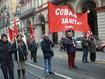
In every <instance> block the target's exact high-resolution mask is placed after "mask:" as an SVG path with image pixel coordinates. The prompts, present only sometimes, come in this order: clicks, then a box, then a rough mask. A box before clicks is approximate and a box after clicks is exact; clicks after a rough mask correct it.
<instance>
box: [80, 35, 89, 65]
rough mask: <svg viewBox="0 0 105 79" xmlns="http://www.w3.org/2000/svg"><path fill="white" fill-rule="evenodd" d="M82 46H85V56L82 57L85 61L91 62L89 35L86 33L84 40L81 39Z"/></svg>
mask: <svg viewBox="0 0 105 79" xmlns="http://www.w3.org/2000/svg"><path fill="white" fill-rule="evenodd" d="M81 44H82V48H83V57H82V62H83V63H89V62H88V48H89V45H88V37H87V34H84V36H83V38H82V40H81Z"/></svg>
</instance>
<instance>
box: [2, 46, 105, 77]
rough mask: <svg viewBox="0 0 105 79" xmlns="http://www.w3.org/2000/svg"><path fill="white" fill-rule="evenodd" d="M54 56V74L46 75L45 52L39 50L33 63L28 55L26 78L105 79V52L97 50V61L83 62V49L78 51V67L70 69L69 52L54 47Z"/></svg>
mask: <svg viewBox="0 0 105 79" xmlns="http://www.w3.org/2000/svg"><path fill="white" fill-rule="evenodd" d="M53 50H54V53H55V55H54V57H53V59H52V67H53V72H54V73H55V74H54V75H48V77H45V75H44V71H43V65H44V63H43V62H44V60H43V53H42V51H41V49H40V48H39V49H38V52H37V61H38V63H33V62H32V61H31V60H30V54H29V55H28V61H27V62H26V79H105V62H104V61H105V53H103V52H97V57H96V58H97V61H96V63H92V62H90V63H86V64H84V63H82V62H81V59H82V51H77V52H76V66H77V68H76V69H68V66H67V54H66V52H60V51H59V48H58V47H55V48H54V49H53ZM15 65H16V64H15ZM14 71H15V79H17V73H16V66H15V70H14ZM0 79H3V75H2V72H1V71H0Z"/></svg>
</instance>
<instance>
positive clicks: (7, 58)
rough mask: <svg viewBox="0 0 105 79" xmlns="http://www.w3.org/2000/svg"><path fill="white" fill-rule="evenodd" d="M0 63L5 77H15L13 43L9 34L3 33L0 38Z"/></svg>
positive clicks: (9, 78)
mask: <svg viewBox="0 0 105 79" xmlns="http://www.w3.org/2000/svg"><path fill="white" fill-rule="evenodd" d="M0 64H1V70H2V72H3V75H4V78H5V79H14V65H13V59H12V52H11V44H10V42H9V41H8V38H7V35H6V34H2V36H1V40H0Z"/></svg>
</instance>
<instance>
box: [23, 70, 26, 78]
mask: <svg viewBox="0 0 105 79" xmlns="http://www.w3.org/2000/svg"><path fill="white" fill-rule="evenodd" d="M22 75H23V79H26V77H25V69H22Z"/></svg>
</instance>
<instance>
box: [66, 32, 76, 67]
mask: <svg viewBox="0 0 105 79" xmlns="http://www.w3.org/2000/svg"><path fill="white" fill-rule="evenodd" d="M64 44H65V48H66V52H67V55H68V67H69V68H75V67H76V66H75V53H76V42H75V40H74V39H73V34H72V32H67V36H66V38H65V41H64Z"/></svg>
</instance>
